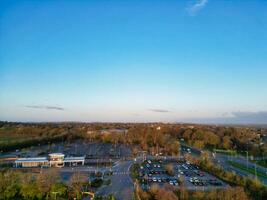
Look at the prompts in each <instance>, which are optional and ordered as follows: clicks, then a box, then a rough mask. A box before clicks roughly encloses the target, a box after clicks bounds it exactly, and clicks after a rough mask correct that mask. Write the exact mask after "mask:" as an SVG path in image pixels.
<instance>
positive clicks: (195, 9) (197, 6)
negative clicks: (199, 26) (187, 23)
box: [187, 0, 208, 16]
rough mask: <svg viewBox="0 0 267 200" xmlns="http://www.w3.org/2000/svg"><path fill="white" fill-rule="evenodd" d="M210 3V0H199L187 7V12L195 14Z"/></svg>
mask: <svg viewBox="0 0 267 200" xmlns="http://www.w3.org/2000/svg"><path fill="white" fill-rule="evenodd" d="M207 3H208V0H197V2H196V3H194V4H193V5H191V6H189V7H188V8H187V12H188V13H189V14H190V15H192V16H194V15H196V14H197V12H198V11H200V10H202V9H203V8H204V7H205V6H206V5H207Z"/></svg>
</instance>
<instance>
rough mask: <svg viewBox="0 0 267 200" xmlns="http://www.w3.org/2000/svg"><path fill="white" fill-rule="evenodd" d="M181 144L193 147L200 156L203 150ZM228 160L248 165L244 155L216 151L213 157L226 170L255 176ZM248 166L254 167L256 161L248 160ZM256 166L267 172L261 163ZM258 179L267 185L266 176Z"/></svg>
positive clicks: (193, 153) (194, 153)
mask: <svg viewBox="0 0 267 200" xmlns="http://www.w3.org/2000/svg"><path fill="white" fill-rule="evenodd" d="M181 146H182V147H184V148H186V149H187V148H189V149H191V152H192V155H193V156H196V157H198V156H200V154H201V151H199V150H198V149H195V148H193V147H190V146H188V145H185V144H182V145H181ZM228 160H232V161H235V162H237V163H240V164H242V165H244V166H246V165H247V160H246V158H244V157H242V156H239V157H229V156H227V155H224V154H219V153H216V156H215V158H214V159H213V162H215V163H216V164H218V165H220V166H222V168H223V169H224V170H226V171H229V172H234V173H236V174H238V175H240V176H246V177H247V176H249V177H254V176H253V175H252V174H250V173H248V172H246V171H243V170H240V169H239V168H236V167H233V166H232V165H230V164H229V163H228V162H227V161H228ZM248 167H249V168H254V167H255V163H252V162H250V161H248ZM256 168H257V171H261V172H263V173H266V174H267V169H266V168H264V167H261V166H259V165H257V164H256ZM258 179H259V180H260V181H261V182H262V183H264V184H265V185H267V179H265V178H259V177H258Z"/></svg>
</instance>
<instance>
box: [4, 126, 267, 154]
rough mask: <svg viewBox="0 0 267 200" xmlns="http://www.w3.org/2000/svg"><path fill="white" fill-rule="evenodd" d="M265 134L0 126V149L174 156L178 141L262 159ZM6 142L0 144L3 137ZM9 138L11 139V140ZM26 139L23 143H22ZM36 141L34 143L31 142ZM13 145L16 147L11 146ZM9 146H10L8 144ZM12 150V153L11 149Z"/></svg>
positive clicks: (208, 129)
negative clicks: (69, 145) (76, 145)
mask: <svg viewBox="0 0 267 200" xmlns="http://www.w3.org/2000/svg"><path fill="white" fill-rule="evenodd" d="M108 129H124V130H127V131H125V133H122V132H120V133H104V134H103V132H102V130H108ZM264 134H267V130H266V129H263V128H255V127H251V128H248V127H228V126H210V125H192V124H163V123H136V124H135V123H31V124H27V123H7V122H0V147H1V145H3V144H5V145H3V146H2V147H5V149H6V150H8V149H9V150H11V149H10V148H12V146H16V145H17V146H16V147H17V148H20V147H26V146H30V145H32V144H34V143H35V144H37V143H41V144H43V143H42V141H43V142H44V143H46V142H48V141H55V142H56V141H58V140H60V138H61V139H62V140H66V139H69V140H72V139H75V138H77V137H82V138H85V139H88V140H89V141H96V140H98V141H103V142H112V143H123V144H126V145H129V146H132V147H134V146H135V147H138V148H139V150H144V151H147V152H149V153H152V154H157V153H163V154H169V155H177V154H178V153H179V152H178V151H177V147H179V143H178V140H184V141H185V142H186V143H188V144H189V145H191V146H194V147H196V148H199V149H205V148H207V149H214V148H216V149H226V150H236V151H247V150H248V151H249V154H250V155H254V156H264V155H265V156H266V155H267V142H262V140H261V138H262V137H263V135H264ZM5 135H6V136H8V137H10V138H8V139H6V140H1V138H3V137H4V136H5ZM12 136H14V137H13V139H12ZM25 138H26V139H25ZM35 139H36V140H35ZM14 141H16V142H15V143H17V144H16V145H14V143H13V144H12V142H14ZM8 143H11V144H8ZM7 146H9V147H7ZM16 147H14V148H13V149H15V148H16Z"/></svg>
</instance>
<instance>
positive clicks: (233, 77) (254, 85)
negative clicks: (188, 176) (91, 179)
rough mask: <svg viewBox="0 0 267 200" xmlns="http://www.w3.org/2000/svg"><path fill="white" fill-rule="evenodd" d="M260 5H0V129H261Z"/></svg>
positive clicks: (263, 60)
mask: <svg viewBox="0 0 267 200" xmlns="http://www.w3.org/2000/svg"><path fill="white" fill-rule="evenodd" d="M266 55H267V1H264V0H262V1H260V0H254V1H252V0H248V1H241V0H240V1H239V0H235V1H215V0H196V1H193V0H192V1H186V0H184V1H182V0H180V1H179V0H169V1H168V0H167V1H158V0H153V1H152V0H135V1H130V0H129V1H125V0H124V1H123V0H112V1H108V0H91V1H90V0H88V1H84V0H83V1H82V0H81V1H74V0H73V1H70V0H69V1H60V0H59V1H37V0H36V1H29V0H28V1H24V0H20V1H13V0H3V1H1V2H0V120H9V121H86V122H92V121H122V122H127V121H131V122H147V121H163V122H203V123H267V78H266V77H267V56H266Z"/></svg>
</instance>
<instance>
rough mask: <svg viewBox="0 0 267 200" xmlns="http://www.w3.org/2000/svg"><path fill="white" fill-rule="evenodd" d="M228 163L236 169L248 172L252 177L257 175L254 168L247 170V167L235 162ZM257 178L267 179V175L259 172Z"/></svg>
mask: <svg viewBox="0 0 267 200" xmlns="http://www.w3.org/2000/svg"><path fill="white" fill-rule="evenodd" d="M228 163H229V164H230V165H232V166H233V167H236V168H238V169H240V170H242V171H245V172H248V173H250V174H252V175H255V169H254V168H247V167H246V166H245V165H242V164H240V163H237V162H234V161H228ZM257 176H258V177H262V178H267V175H266V174H265V173H262V172H260V171H258V170H257Z"/></svg>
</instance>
